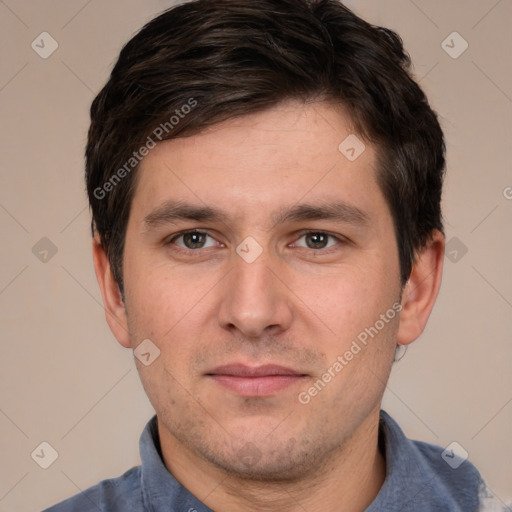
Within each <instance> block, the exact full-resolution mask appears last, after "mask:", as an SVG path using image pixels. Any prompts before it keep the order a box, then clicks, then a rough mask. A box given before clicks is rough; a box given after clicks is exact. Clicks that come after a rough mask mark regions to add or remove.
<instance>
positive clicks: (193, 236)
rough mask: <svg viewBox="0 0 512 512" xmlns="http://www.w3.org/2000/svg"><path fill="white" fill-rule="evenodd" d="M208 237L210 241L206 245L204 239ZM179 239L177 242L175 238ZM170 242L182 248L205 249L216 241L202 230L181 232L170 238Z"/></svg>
mask: <svg viewBox="0 0 512 512" xmlns="http://www.w3.org/2000/svg"><path fill="white" fill-rule="evenodd" d="M208 238H210V240H211V242H210V243H209V244H208V245H207V243H206V241H207V239H208ZM180 239H181V243H178V242H177V240H180ZM170 242H172V243H175V244H176V245H177V246H178V247H181V248H182V249H205V248H207V247H213V246H214V245H215V243H216V241H215V239H213V238H212V237H211V236H210V235H209V234H208V233H203V232H202V231H189V232H187V233H181V234H180V235H177V236H176V237H174V238H173V239H172V240H170Z"/></svg>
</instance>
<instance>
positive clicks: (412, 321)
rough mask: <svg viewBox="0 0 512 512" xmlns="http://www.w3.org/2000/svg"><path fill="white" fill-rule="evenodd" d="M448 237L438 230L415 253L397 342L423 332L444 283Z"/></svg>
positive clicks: (412, 337)
mask: <svg viewBox="0 0 512 512" xmlns="http://www.w3.org/2000/svg"><path fill="white" fill-rule="evenodd" d="M444 247H445V238H444V236H443V234H442V233H441V232H440V231H437V230H435V231H434V232H433V233H432V236H431V239H430V240H429V242H427V244H426V245H425V247H423V249H421V251H419V252H418V253H417V254H416V259H415V261H414V264H413V267H412V271H411V275H410V277H409V280H408V281H407V283H406V285H405V287H404V291H403V294H402V311H401V312H400V325H399V327H398V335H397V343H398V344H399V345H408V344H409V343H412V342H413V341H414V340H415V339H417V338H418V337H419V335H420V334H421V333H422V332H423V329H424V328H425V325H426V323H427V320H428V317H429V316H430V313H431V311H432V308H433V307H434V303H435V301H436V298H437V294H438V292H439V288H440V286H441V277H442V273H443V261H444Z"/></svg>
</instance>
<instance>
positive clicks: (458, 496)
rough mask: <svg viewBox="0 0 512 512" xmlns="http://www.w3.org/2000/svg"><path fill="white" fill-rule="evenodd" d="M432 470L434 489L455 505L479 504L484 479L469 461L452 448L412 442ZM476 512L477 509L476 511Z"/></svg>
mask: <svg viewBox="0 0 512 512" xmlns="http://www.w3.org/2000/svg"><path fill="white" fill-rule="evenodd" d="M411 443H412V444H413V445H414V446H415V448H416V449H417V450H418V452H419V453H420V454H421V456H422V458H423V460H424V461H425V463H426V464H427V465H428V466H429V468H431V470H432V472H433V474H435V478H434V479H433V481H432V488H435V489H436V490H437V492H438V493H439V494H441V495H443V496H444V497H448V496H449V497H450V500H451V501H453V502H454V504H471V506H473V505H475V506H477V504H478V495H479V490H480V487H481V485H482V477H481V475H480V472H479V471H478V469H477V468H476V467H475V466H474V465H473V464H472V463H471V462H470V461H469V460H468V459H467V456H465V457H464V456H461V455H458V454H456V453H454V451H453V450H452V449H451V448H450V447H447V448H442V447H441V446H437V445H434V444H430V443H425V442H423V441H411ZM475 510H476V509H475Z"/></svg>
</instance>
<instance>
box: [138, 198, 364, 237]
mask: <svg viewBox="0 0 512 512" xmlns="http://www.w3.org/2000/svg"><path fill="white" fill-rule="evenodd" d="M228 219H229V216H228V214H227V213H226V212H223V211H222V210H219V209H217V208H213V207H210V206H198V205H194V204H190V203H186V202H184V201H173V200H168V201H165V202H164V203H163V204H162V205H160V206H159V207H157V208H156V209H155V210H153V211H152V212H151V213H149V214H148V215H146V217H144V220H143V224H144V225H145V227H146V230H148V231H149V230H152V229H154V228H157V227H159V226H161V225H166V224H175V223H176V222H179V221H183V220H193V221H196V222H204V221H209V222H221V223H225V224H227V223H228ZM272 220H273V222H274V224H284V223H286V222H300V221H304V220H334V221H337V222H341V223H346V224H354V225H357V226H361V227H362V226H366V225H368V224H369V223H370V217H369V216H368V214H367V213H365V212H364V211H363V210H361V209H360V208H358V207H356V206H354V205H352V204H350V203H347V202H345V201H336V202H324V203H321V204H318V205H314V204H308V203H303V204H298V205H294V206H292V207H285V208H282V209H281V210H280V211H278V212H277V213H275V214H274V215H272Z"/></svg>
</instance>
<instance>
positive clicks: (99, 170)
mask: <svg viewBox="0 0 512 512" xmlns="http://www.w3.org/2000/svg"><path fill="white" fill-rule="evenodd" d="M410 64H411V63H410V58H409V56H408V55H407V54H406V53H405V51H404V49H403V44H402V41H401V39H400V37H399V36H398V35H397V34H396V33H394V32H393V31H391V30H388V29H386V28H382V27H377V26H373V25H371V24H369V23H367V22H366V21H364V20H362V19H361V18H359V17H358V16H356V15H355V14H354V13H353V12H352V11H350V10H349V9H348V8H347V7H345V6H344V5H343V4H342V3H340V2H339V1H337V0H194V1H191V2H187V3H184V4H181V5H178V6H176V7H173V8H171V9H169V10H167V11H165V12H163V13H162V14H160V15H159V16H158V17H156V18H155V19H153V20H152V21H151V22H149V23H148V24H147V25H145V26H144V27H143V28H142V29H141V30H140V31H139V32H138V33H137V34H136V35H135V36H134V37H133V38H132V39H131V40H130V41H129V42H128V43H127V44H126V45H125V46H124V48H123V49H122V51H121V53H120V55H119V59H118V61H117V63H116V64H115V66H114V68H113V70H112V73H111V76H110V79H109V80H108V82H107V84H106V85H105V86H104V87H103V89H102V90H101V92H100V93H99V94H98V96H97V97H96V98H95V100H94V102H93V103H92V106H91V126H90V129H89V136H88V142H87V148H86V182H87V190H88V194H89V202H90V206H91V210H92V229H93V234H94V233H95V232H97V233H98V235H99V237H100V241H101V243H102V244H103V246H104V248H105V250H106V252H107V254H108V257H109V260H110V263H111V267H112V271H113V274H114V277H115V279H116V281H117V283H118V284H119V287H120V290H121V292H123V274H122V262H123V251H124V240H125V235H126V227H127V223H128V217H129V212H130V205H131V201H132V198H133V193H134V190H135V186H136V175H137V173H136V171H137V165H138V162H139V161H140V159H141V158H142V157H143V155H141V153H143V152H144V151H143V148H144V147H146V148H147V147H148V145H149V144H150V143H151V142H152V143H153V144H154V143H155V142H158V140H164V139H171V138H175V137H178V136H186V135H191V134H193V133H197V132H199V131H201V130H202V129H204V128H205V127H207V126H209V125H212V124H215V123H218V122H221V121H223V120H226V119H228V118H232V117H236V116H242V115H245V114H249V113H253V112H256V111H261V110H264V109H267V108H270V107H272V106H275V105H277V104H278V103H280V102H282V101H284V100H287V99H300V100H303V101H308V100H312V99H316V100H322V99H325V100H334V101H336V102H339V103H340V104H342V105H344V106H345V107H346V108H347V109H348V112H349V114H350V116H351V118H352V121H353V123H354V126H355V128H356V130H357V133H358V135H360V136H361V137H363V138H364V139H365V140H366V141H369V142H370V143H372V144H375V147H376V148H377V154H378V158H379V170H378V182H379V186H380V187H381V190H382V192H383V195H384V197H385V199H386V201H387V203H388V205H389V208H390V210H391V213H392V216H393V220H394V225H395V232H396V237H397V243H398V250H399V258H400V274H401V282H402V285H403V284H405V282H406V281H407V279H408V277H409V275H410V272H411V269H412V264H413V261H414V256H415V252H416V251H417V250H419V249H420V248H422V247H423V246H424V245H425V243H426V242H427V241H428V240H429V238H430V236H431V235H432V232H433V230H435V229H437V230H439V231H441V232H443V224H442V216H441V206H440V203H441V191H442V181H443V174H444V167H445V143H444V138H443V133H442V130H441V127H440V125H439V122H438V119H437V116H436V114H435V113H434V111H433V110H432V109H431V107H430V105H429V103H428V100H427V98H426V96H425V94H424V93H423V91H422V90H421V88H420V87H419V85H418V84H417V83H416V82H415V81H414V80H413V78H412V77H411V73H410ZM185 106H186V108H185ZM156 134H158V135H159V137H157V136H156ZM340 142H341V141H340Z"/></svg>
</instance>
